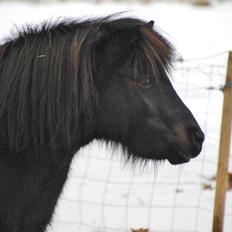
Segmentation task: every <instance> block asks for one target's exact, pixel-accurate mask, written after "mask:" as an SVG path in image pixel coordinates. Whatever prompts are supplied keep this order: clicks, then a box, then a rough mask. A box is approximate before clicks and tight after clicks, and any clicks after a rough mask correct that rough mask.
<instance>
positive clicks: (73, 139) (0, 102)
mask: <svg viewBox="0 0 232 232" xmlns="http://www.w3.org/2000/svg"><path fill="white" fill-rule="evenodd" d="M144 24H145V22H144V21H142V20H138V19H133V18H120V19H114V18H113V17H107V18H104V19H94V20H86V21H83V20H82V21H81V20H69V19H65V20H62V21H59V22H57V23H45V24H42V25H40V26H36V27H26V28H24V29H23V30H21V31H20V32H19V33H18V35H17V36H14V37H13V38H12V39H9V40H7V41H6V43H5V44H3V45H2V46H0V144H3V145H4V144H5V145H7V146H8V147H10V148H11V149H14V150H18V151H20V150H23V149H26V148H30V149H31V148H32V149H33V150H35V151H38V152H45V151H50V152H57V151H63V150H70V151H71V150H73V149H74V150H75V149H77V147H78V146H79V145H80V144H83V143H87V142H88V141H85V140H86V138H87V137H88V136H89V133H91V132H90V128H91V127H92V123H94V122H93V115H94V109H95V107H96V106H97V102H98V93H97V90H96V87H95V83H96V81H97V80H96V79H95V78H96V74H97V70H98V68H99V67H100V66H101V63H99V61H101V60H102V59H103V58H102V56H101V55H102V54H103V53H104V51H106V50H108V51H109V50H110V51H111V54H110V55H111V56H113V55H114V53H117V52H118V53H120V47H116V48H115V47H111V44H112V40H113V36H112V35H113V34H114V33H115V32H118V31H120V30H123V29H124V28H130V27H134V26H136V25H137V26H141V25H144ZM128 52H129V51H128ZM172 57H173V48H172V46H171V45H170V44H169V43H168V42H167V41H166V40H165V39H164V38H163V37H162V35H161V34H160V33H159V32H158V31H157V30H155V29H154V30H151V29H150V28H146V27H143V28H142V29H141V30H140V35H139V38H138V41H137V46H136V51H134V57H133V62H134V69H133V72H134V76H135V78H136V73H137V70H138V68H139V66H140V65H143V64H142V60H145V59H146V60H147V62H148V65H150V66H151V67H152V71H153V72H155V75H154V76H156V77H159V76H162V75H161V74H162V73H161V72H163V71H164V70H166V71H168V69H169V66H170V64H171V61H172ZM106 59H108V60H110V59H111V57H110V56H108V57H106ZM154 61H155V62H154Z"/></svg>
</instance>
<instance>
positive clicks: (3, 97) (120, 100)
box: [0, 17, 204, 232]
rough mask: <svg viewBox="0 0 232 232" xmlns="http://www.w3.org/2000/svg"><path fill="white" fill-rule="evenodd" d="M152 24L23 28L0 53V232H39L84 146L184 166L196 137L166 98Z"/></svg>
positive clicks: (185, 114) (193, 125) (169, 56)
mask: <svg viewBox="0 0 232 232" xmlns="http://www.w3.org/2000/svg"><path fill="white" fill-rule="evenodd" d="M173 57H174V52H173V47H172V45H171V44H170V43H169V42H168V41H167V40H166V39H165V38H164V37H163V36H162V35H161V34H160V33H159V32H158V31H157V30H155V29H153V21H151V22H149V23H145V22H144V21H142V20H139V19H133V18H119V19H118V18H117V19H116V18H112V17H108V18H104V19H96V20H87V21H78V20H76V21H75V20H64V21H62V22H58V23H56V24H48V23H47V24H43V25H41V26H40V27H36V28H30V27H27V28H26V29H24V30H23V31H22V32H20V33H19V34H18V35H17V36H16V37H15V38H13V39H9V40H7V41H6V43H5V44H3V45H2V46H0V232H43V231H45V229H46V226H47V224H48V223H49V221H50V220H51V217H52V214H53V211H54V208H55V205H56V202H57V199H58V198H59V195H60V193H61V191H62V187H63V185H64V182H65V180H66V178H67V173H68V170H69V167H70V163H71V161H72V158H73V156H74V154H75V153H76V152H77V151H78V149H79V148H80V147H82V146H84V145H86V144H88V143H89V142H91V141H92V140H93V139H100V140H104V141H106V142H113V144H120V145H121V146H122V147H123V149H124V151H125V154H126V156H127V158H128V159H130V158H132V160H138V161H140V160H149V159H152V160H154V161H156V160H164V159H167V160H169V162H170V163H172V164H179V163H184V162H188V161H189V160H190V159H191V158H193V157H196V156H197V155H198V154H199V153H200V151H201V146H202V142H203V140H204V135H203V133H202V131H201V129H200V128H199V126H198V124H197V122H196V120H195V119H194V117H193V115H192V114H191V112H190V111H189V110H188V108H186V106H185V105H184V104H183V103H182V101H181V100H180V98H179V97H178V96H177V94H176V92H175V91H174V89H173V87H172V85H171V83H170V81H169V79H168V70H169V68H170V66H171V62H172V60H173Z"/></svg>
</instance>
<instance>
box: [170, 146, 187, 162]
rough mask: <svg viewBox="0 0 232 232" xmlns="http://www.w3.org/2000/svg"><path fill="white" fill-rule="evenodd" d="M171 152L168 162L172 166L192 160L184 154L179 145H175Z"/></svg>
mask: <svg viewBox="0 0 232 232" xmlns="http://www.w3.org/2000/svg"><path fill="white" fill-rule="evenodd" d="M170 150H171V151H170V152H169V155H168V157H167V160H168V161H169V162H170V163H171V164H174V165H176V164H183V163H187V162H189V161H190V160H191V157H190V156H188V155H187V154H186V153H184V152H183V151H182V150H181V149H180V148H179V146H178V145H177V144H173V145H172V146H171V149H170Z"/></svg>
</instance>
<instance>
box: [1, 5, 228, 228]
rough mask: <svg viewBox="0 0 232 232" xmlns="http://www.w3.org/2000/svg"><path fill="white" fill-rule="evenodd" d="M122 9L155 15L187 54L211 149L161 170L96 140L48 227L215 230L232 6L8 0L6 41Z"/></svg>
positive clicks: (188, 99)
mask: <svg viewBox="0 0 232 232" xmlns="http://www.w3.org/2000/svg"><path fill="white" fill-rule="evenodd" d="M121 11H126V12H127V13H124V15H130V16H137V17H140V18H142V19H145V20H154V21H155V24H156V25H157V26H158V27H159V28H162V31H163V33H164V35H166V36H167V37H168V38H169V39H170V40H171V41H172V42H174V44H175V46H176V48H177V50H178V52H179V54H180V55H181V56H182V57H183V58H184V60H185V61H184V62H183V63H177V64H176V66H175V70H174V72H173V75H172V81H173V84H174V86H175V88H176V89H177V92H178V93H179V94H180V96H181V98H182V99H183V101H184V102H185V103H186V104H187V105H188V107H189V108H190V109H191V110H192V112H193V113H194V115H195V117H196V118H197V120H198V121H199V124H200V125H201V127H202V129H203V130H204V132H205V133H206V141H205V143H204V147H203V151H202V154H201V155H200V156H199V157H198V158H196V159H194V160H192V161H191V162H190V163H188V164H184V165H179V166H171V165H170V164H169V163H164V164H162V165H160V166H159V167H158V168H154V167H153V165H152V164H150V165H149V166H148V167H147V168H145V169H144V168H143V167H139V166H136V167H125V166H123V162H122V160H123V159H122V156H123V154H121V151H120V150H117V151H114V153H113V152H112V151H111V149H110V148H108V147H105V146H103V145H102V144H100V143H98V142H97V141H94V142H93V143H92V144H90V145H89V146H87V147H85V148H84V149H82V150H81V151H80V152H79V153H78V155H76V159H75V160H74V162H73V165H72V169H71V172H70V175H69V179H68V182H67V184H66V186H65V189H64V191H63V194H62V197H61V198H60V201H59V204H58V207H57V208H56V213H55V215H54V219H53V222H52V224H51V226H50V227H49V228H48V232H76V231H78V232H110V231H118V232H121V231H129V230H130V228H140V227H144V228H150V229H151V231H153V232H165V231H166V232H171V231H172V232H174V231H175V232H193V231H194V232H195V231H198V232H209V231H211V226H212V215H213V203H214V193H215V190H214V188H215V180H214V177H215V173H216V166H217V155H218V143H219V133H220V120H221V108H222V100H223V94H222V92H221V91H220V90H218V88H219V87H220V86H221V85H223V83H224V78H225V67H226V60H227V51H228V50H232V27H231V25H232V3H230V2H227V3H223V4H213V5H212V6H211V7H200V8H199V7H195V6H192V5H189V4H178V3H172V4H168V3H165V2H162V3H149V4H147V5H143V4H139V3H138V2H134V1H128V2H122V1H120V2H119V3H115V2H111V1H104V2H103V3H99V4H97V3H93V2H92V3H91V2H90V1H85V2H78V3H77V2H74V1H70V2H67V3H64V2H63V3H56V2H54V1H51V2H49V1H46V3H43V4H29V3H28V2H21V3H18V2H12V1H10V2H7V1H5V2H4V1H3V2H0V25H1V27H0V43H3V42H4V39H5V38H6V37H9V35H10V34H11V33H12V32H14V30H15V27H14V26H13V25H17V26H18V27H20V26H21V25H24V24H25V23H27V24H28V23H29V24H35V23H38V22H41V21H44V20H45V19H51V18H52V19H56V18H57V17H61V16H68V17H94V16H105V15H108V14H111V13H115V12H121ZM214 54H216V55H215V56H214ZM202 57H204V59H199V58H202ZM208 87H215V90H208ZM231 156H232V155H230V157H231ZM230 161H231V160H230ZM141 169H142V170H143V171H141ZM230 171H232V162H230ZM231 231H232V191H228V193H227V201H226V217H225V228H224V232H231Z"/></svg>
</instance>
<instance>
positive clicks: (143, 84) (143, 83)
mask: <svg viewBox="0 0 232 232" xmlns="http://www.w3.org/2000/svg"><path fill="white" fill-rule="evenodd" d="M140 85H141V87H142V88H144V89H148V88H150V87H151V85H152V83H151V81H150V80H143V81H141V82H140Z"/></svg>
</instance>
